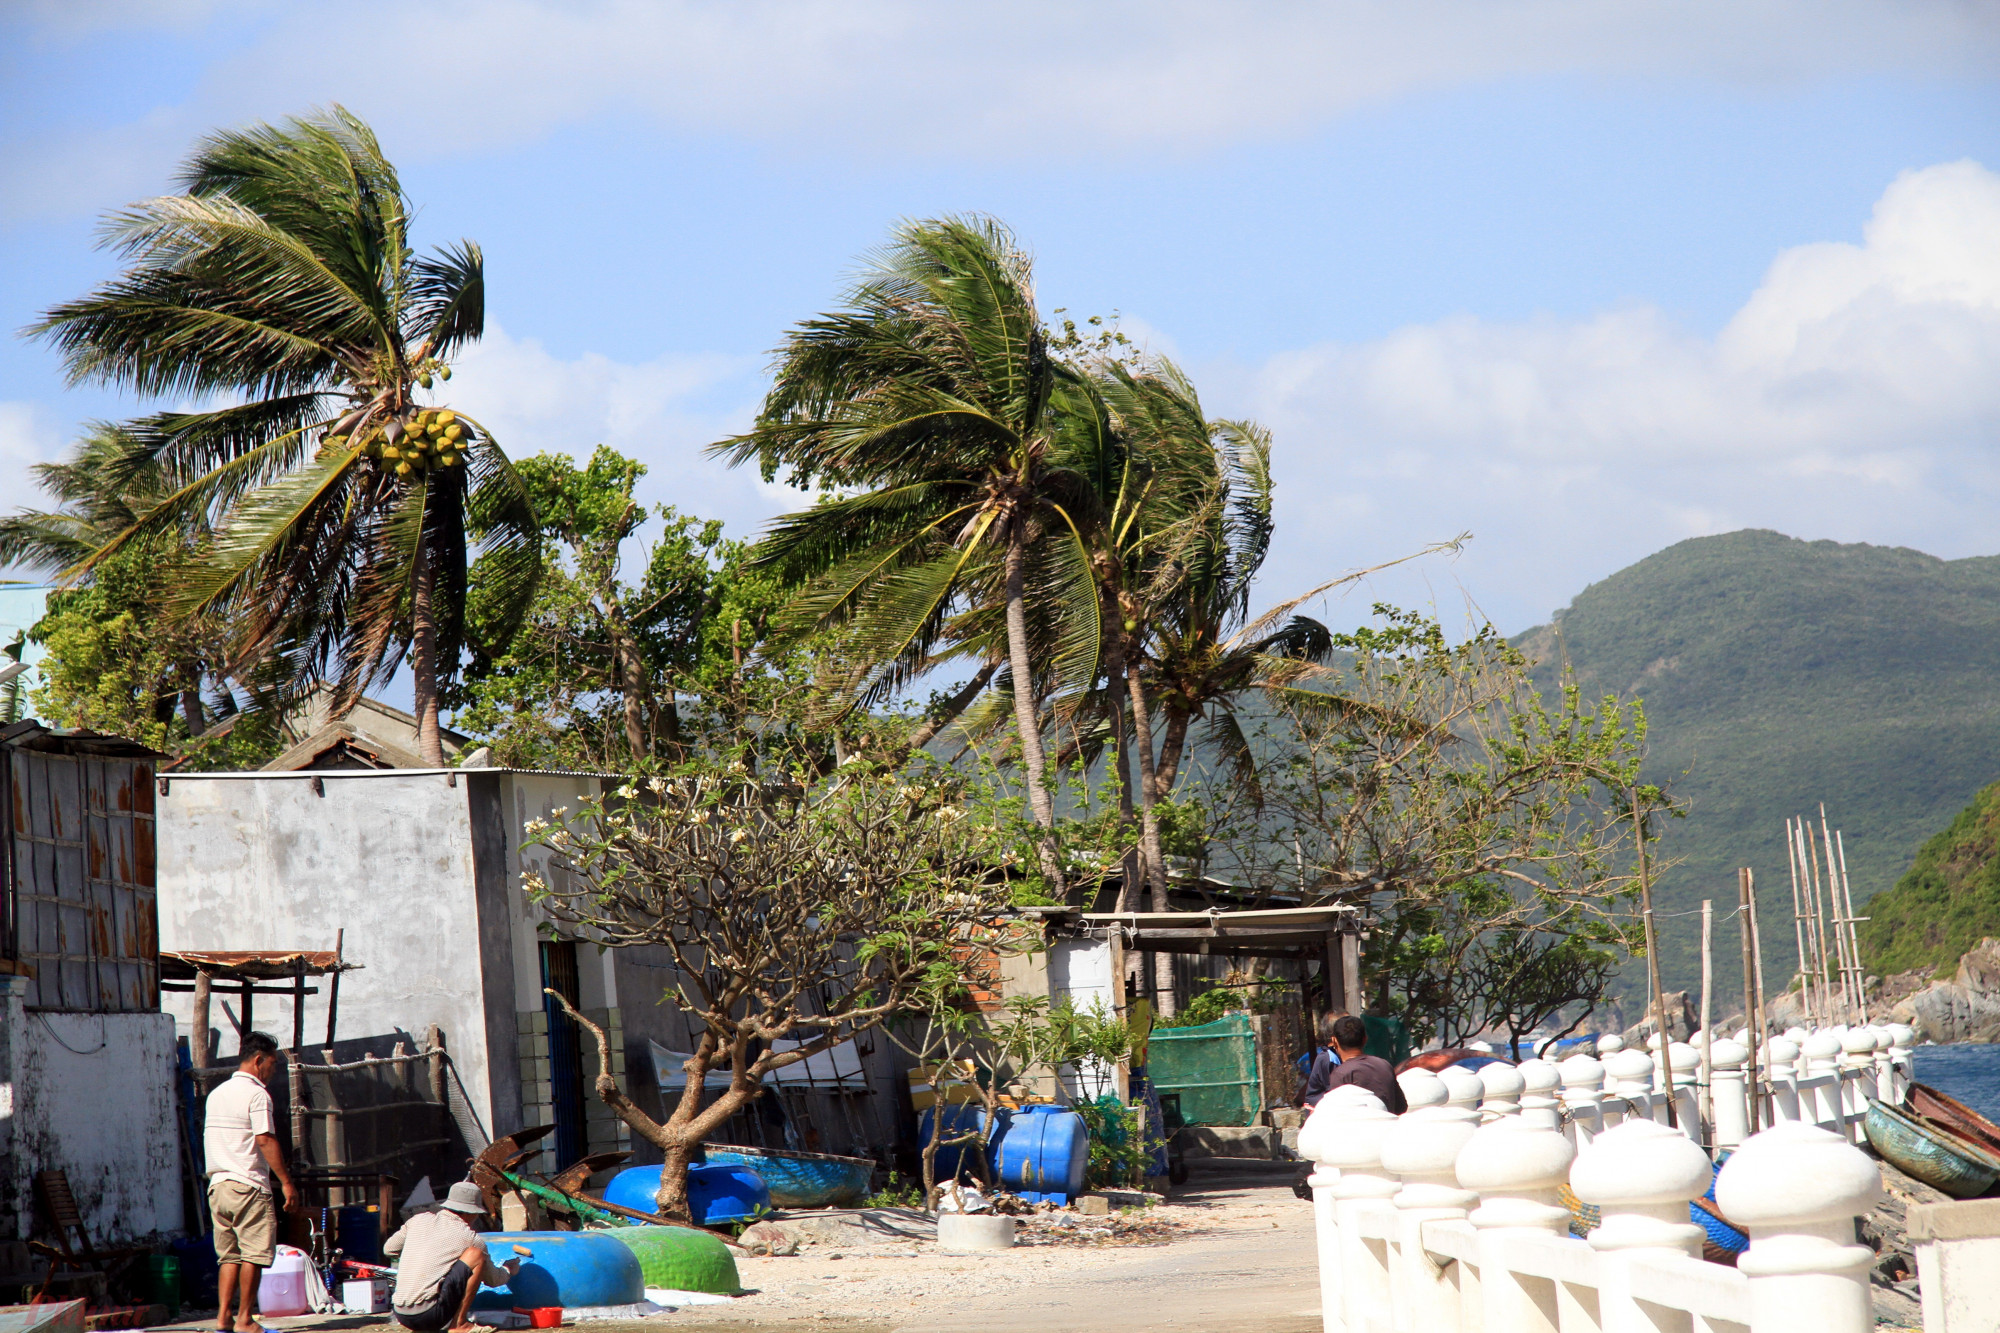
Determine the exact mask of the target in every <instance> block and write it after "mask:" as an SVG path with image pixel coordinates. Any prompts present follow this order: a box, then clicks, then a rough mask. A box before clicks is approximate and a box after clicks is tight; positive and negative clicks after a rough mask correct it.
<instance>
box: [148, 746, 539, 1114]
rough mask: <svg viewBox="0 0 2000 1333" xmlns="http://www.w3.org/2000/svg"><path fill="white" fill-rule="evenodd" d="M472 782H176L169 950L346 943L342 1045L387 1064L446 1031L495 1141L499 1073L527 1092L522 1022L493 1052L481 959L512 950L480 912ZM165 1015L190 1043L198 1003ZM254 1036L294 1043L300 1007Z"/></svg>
mask: <svg viewBox="0 0 2000 1333" xmlns="http://www.w3.org/2000/svg"><path fill="white" fill-rule="evenodd" d="M467 776H468V775H466V774H460V775H459V776H458V780H457V782H456V784H455V785H454V784H453V783H451V782H449V781H448V780H447V777H446V775H444V774H441V773H404V772H396V771H393V770H382V771H363V770H355V771H351V772H325V773H318V774H311V773H302V774H288V773H259V774H245V775H222V774H217V775H203V774H173V775H171V778H170V781H169V784H168V789H167V793H166V794H165V795H163V796H161V797H160V798H159V805H158V811H159V814H158V818H159V903H160V947H161V948H162V949H168V950H172V949H331V948H332V947H333V942H334V935H335V932H336V931H338V930H341V929H343V928H344V929H345V930H346V932H347V933H346V939H345V945H344V947H345V951H346V957H347V959H348V961H350V962H354V963H358V964H360V965H361V970H359V971H354V972H349V973H347V974H346V975H345V976H344V977H342V978H341V983H340V1014H339V1035H340V1037H341V1038H342V1040H343V1041H346V1040H350V1039H353V1038H358V1037H380V1038H382V1039H383V1041H382V1050H381V1052H380V1053H381V1054H387V1053H388V1046H389V1044H390V1043H392V1042H393V1041H395V1040H397V1039H399V1038H400V1039H402V1040H407V1041H410V1042H412V1043H415V1042H419V1041H421V1040H422V1038H423V1034H424V1030H425V1029H426V1028H427V1027H428V1026H429V1025H431V1024H433V1023H435V1024H436V1025H437V1026H438V1027H440V1028H442V1029H443V1030H444V1033H445V1040H446V1042H447V1044H448V1045H449V1047H450V1049H451V1053H452V1060H453V1063H454V1064H455V1065H456V1067H457V1069H458V1072H459V1078H460V1080H461V1082H462V1083H463V1085H464V1088H465V1092H466V1096H467V1099H468V1101H469V1102H470V1106H471V1110H472V1112H473V1114H474V1115H475V1116H476V1117H477V1118H478V1120H479V1122H480V1124H481V1125H482V1126H484V1127H486V1128H487V1129H488V1130H489V1131H490V1130H491V1129H492V1126H493V1124H494V1122H495V1117H496V1112H497V1111H503V1110H504V1111H507V1112H508V1115H509V1118H511V1114H512V1108H511V1107H506V1106H504V1105H503V1106H500V1107H496V1105H495V1104H494V1103H495V1098H494V1096H493V1092H492V1084H493V1079H492V1068H491V1066H492V1065H493V1064H494V1063H496V1060H495V1058H494V1057H496V1056H497V1063H498V1064H499V1065H500V1067H501V1077H502V1079H503V1080H505V1079H508V1078H511V1077H512V1066H513V1051H512V1050H511V1020H510V1019H507V1018H505V1017H504V1016H503V1019H502V1022H503V1023H505V1024H506V1025H507V1027H508V1029H509V1036H510V1044H509V1047H507V1048H502V1049H501V1050H499V1051H497V1052H495V1051H493V1049H492V1047H493V1043H492V1039H491V1037H490V1035H489V1031H490V1025H489V1021H488V1020H489V1014H488V1012H487V1004H486V994H485V991H486V985H487V974H486V971H485V969H484V968H483V967H482V964H481V946H482V940H486V941H488V944H489V947H490V944H491V941H492V940H493V939H496V938H504V934H503V933H502V932H503V926H502V925H500V924H497V923H494V922H492V921H490V920H489V919H487V917H485V916H483V915H482V912H481V910H480V904H479V903H478V901H477V895H476V892H475V888H476V884H477V875H476V862H477V860H478V859H479V857H480V855H481V849H480V848H478V847H476V846H475V836H474V822H475V821H474V819H473V814H472V801H473V797H474V793H475V791H476V790H478V786H477V784H475V783H474V782H471V781H468V780H467ZM315 778H317V779H319V781H320V785H321V788H322V791H323V793H324V794H319V793H316V792H315V791H314V790H313V780H314V779H315ZM483 780H484V781H488V782H490V781H491V778H490V777H486V778H484V779H483ZM490 836H491V828H490V823H489V826H488V830H487V837H488V839H490ZM491 854H492V852H491V848H490V845H489V846H488V847H487V848H486V850H485V855H487V856H489V857H490V856H491ZM500 957H501V958H502V959H503V960H504V959H505V957H506V954H505V952H504V951H502V952H501V954H500ZM315 984H317V985H318V986H319V988H320V993H319V994H318V995H316V996H312V997H309V998H308V999H307V1000H306V1042H307V1049H308V1050H314V1051H316V1050H317V1049H318V1048H319V1046H320V1044H321V1043H322V1041H323V1039H324V1037H325V1035H326V1001H327V992H326V983H325V981H324V980H321V981H319V982H317V983H315ZM505 985H506V986H507V988H508V989H511V986H512V978H511V977H508V978H506V979H505ZM162 999H163V1001H166V1002H167V1004H166V1006H165V1007H169V1008H170V1009H171V1011H172V1012H173V1013H174V1015H175V1017H176V1018H177V1019H178V1020H179V1024H180V1031H181V1032H182V1034H183V1035H186V1034H187V1033H188V1032H189V1031H190V1022H191V1017H192V1000H191V997H190V996H188V995H187V994H185V993H180V994H169V995H166V996H163V997H162ZM224 1001H227V1002H228V1003H229V1004H230V1006H231V1007H232V1008H234V1007H236V1005H237V1001H236V1000H234V999H231V998H230V997H229V996H228V995H227V994H226V993H223V992H218V994H217V997H216V1004H215V1007H214V1009H213V1010H212V1014H211V1020H210V1021H211V1023H212V1024H213V1025H214V1026H215V1027H216V1028H218V1029H220V1030H221V1032H222V1034H223V1035H222V1038H221V1051H222V1053H223V1054H224V1055H225V1056H227V1055H229V1054H233V1053H234V1051H235V1049H236V1044H235V1035H234V1029H233V1028H232V1027H231V1025H230V1022H229V1020H228V1019H227V1018H226V1017H225V1016H224V1014H223V1011H222V1007H221V1006H222V1003H223V1002H224ZM255 1024H256V1026H257V1027H258V1028H260V1029H261V1030H263V1031H265V1032H269V1033H271V1034H272V1035H273V1036H275V1037H277V1038H278V1040H279V1041H280V1042H281V1043H286V1042H289V1041H290V1039H291V1024H292V1016H291V1002H290V1001H289V1000H286V999H279V998H275V997H259V999H258V1001H257V1006H256V1011H255Z"/></svg>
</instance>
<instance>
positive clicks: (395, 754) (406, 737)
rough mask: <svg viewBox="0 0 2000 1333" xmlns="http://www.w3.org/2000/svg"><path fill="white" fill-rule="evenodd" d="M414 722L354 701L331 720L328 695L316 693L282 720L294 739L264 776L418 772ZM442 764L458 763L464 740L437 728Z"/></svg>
mask: <svg viewBox="0 0 2000 1333" xmlns="http://www.w3.org/2000/svg"><path fill="white" fill-rule="evenodd" d="M417 728H418V723H417V718H416V714H414V713H406V712H404V711H403V710H402V709H400V708H393V707H391V706H390V705H388V704H385V703H383V702H382V701H381V700H379V699H366V698H364V699H360V700H357V701H356V702H355V704H354V706H353V707H352V708H350V709H348V710H347V712H346V713H344V714H342V715H340V716H338V717H336V716H334V712H333V694H332V692H331V691H330V690H324V689H322V690H319V691H317V692H315V693H314V694H313V695H312V697H311V698H310V699H309V700H308V701H307V703H306V705H305V707H304V709H303V710H302V711H301V713H300V714H299V715H298V716H295V717H291V718H288V719H287V720H286V731H287V733H288V734H290V735H295V736H297V737H298V738H299V739H298V740H297V741H295V742H293V743H292V744H291V745H290V746H287V747H286V749H285V752H284V753H283V754H281V755H279V756H278V757H277V758H276V759H273V760H272V761H271V762H270V763H268V764H266V765H264V769H265V771H266V772H271V773H295V772H298V771H300V770H302V769H329V768H424V767H426V765H425V763H424V761H423V759H422V758H421V755H420V751H421V750H422V748H423V747H422V743H421V742H420V741H419V740H418V739H417ZM440 730H441V731H442V732H443V738H444V753H445V758H446V759H447V760H450V761H452V762H453V763H454V764H456V763H457V762H458V756H459V754H460V753H461V752H462V751H463V750H464V748H465V743H466V738H465V737H464V736H461V735H459V734H458V733H457V732H455V731H453V730H451V729H450V728H449V727H444V728H440Z"/></svg>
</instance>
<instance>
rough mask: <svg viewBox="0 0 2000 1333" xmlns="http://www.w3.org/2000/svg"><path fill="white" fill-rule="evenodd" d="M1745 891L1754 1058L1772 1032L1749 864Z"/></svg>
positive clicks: (1754, 875) (1754, 887)
mask: <svg viewBox="0 0 2000 1333" xmlns="http://www.w3.org/2000/svg"><path fill="white" fill-rule="evenodd" d="M1743 893H1744V897H1745V898H1747V899H1748V900H1749V904H1750V980H1751V982H1752V983H1753V984H1754V985H1755V986H1756V988H1757V1009H1756V1014H1757V1018H1756V1021H1755V1022H1754V1023H1752V1024H1751V1025H1750V1049H1751V1051H1752V1053H1753V1058H1754V1053H1755V1052H1757V1051H1759V1050H1764V1049H1766V1048H1768V1047H1769V1045H1770V1040H1769V1038H1770V1035H1771V1034H1770V1031H1769V1029H1768V1028H1767V1027H1766V1020H1765V1016H1764V995H1765V991H1764V932H1763V930H1762V929H1761V928H1760V927H1759V925H1758V922H1757V872H1756V871H1755V870H1753V869H1751V868H1750V867H1749V866H1745V867H1743ZM1753 1084H1754V1074H1753Z"/></svg>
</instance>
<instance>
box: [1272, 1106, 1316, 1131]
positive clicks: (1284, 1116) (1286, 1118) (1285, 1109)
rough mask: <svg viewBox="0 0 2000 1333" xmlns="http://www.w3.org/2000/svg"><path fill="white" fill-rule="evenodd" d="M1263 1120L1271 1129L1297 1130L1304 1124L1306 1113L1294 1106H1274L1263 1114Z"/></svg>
mask: <svg viewBox="0 0 2000 1333" xmlns="http://www.w3.org/2000/svg"><path fill="white" fill-rule="evenodd" d="M1264 1120H1265V1123H1267V1124H1269V1125H1270V1126H1271V1128H1272V1129H1277V1130H1286V1129H1297V1128H1299V1126H1301V1125H1303V1124H1305V1122H1306V1113H1305V1112H1304V1111H1302V1110H1300V1109H1299V1108H1298V1107H1296V1106H1274V1107H1272V1108H1271V1109H1270V1110H1268V1111H1266V1112H1264Z"/></svg>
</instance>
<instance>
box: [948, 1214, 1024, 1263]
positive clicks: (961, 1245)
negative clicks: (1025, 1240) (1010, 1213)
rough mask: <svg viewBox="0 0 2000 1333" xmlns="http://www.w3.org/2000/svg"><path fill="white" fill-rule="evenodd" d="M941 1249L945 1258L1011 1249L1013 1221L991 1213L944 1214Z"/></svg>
mask: <svg viewBox="0 0 2000 1333" xmlns="http://www.w3.org/2000/svg"><path fill="white" fill-rule="evenodd" d="M937 1238H938V1248H939V1249H940V1250H943V1251H944V1252H945V1253H946V1254H972V1253H976V1252H978V1251H980V1250H1005V1249H1011V1248H1012V1247H1013V1244H1014V1219H1013V1218H1011V1217H994V1216H992V1215H991V1214H989V1213H943V1214H940V1215H939V1217H938V1220H937Z"/></svg>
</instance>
